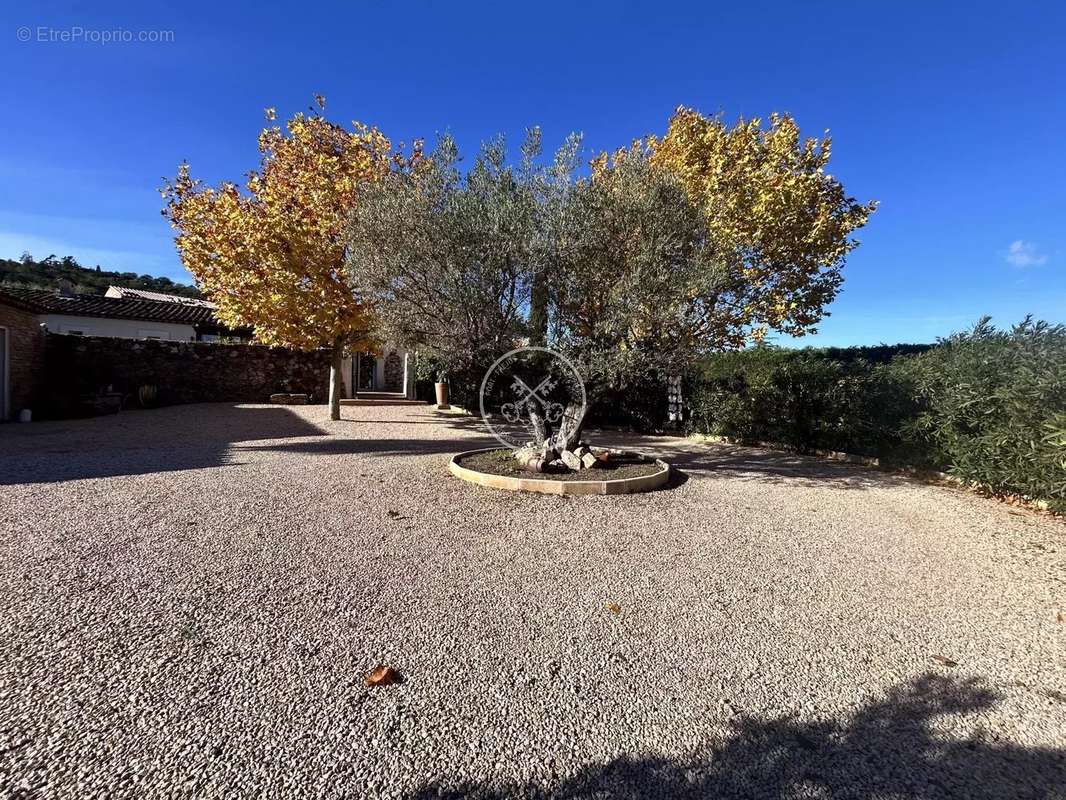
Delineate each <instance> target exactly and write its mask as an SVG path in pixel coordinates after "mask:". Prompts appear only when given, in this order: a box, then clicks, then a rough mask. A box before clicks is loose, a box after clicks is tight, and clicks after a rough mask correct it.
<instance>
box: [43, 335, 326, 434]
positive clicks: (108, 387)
mask: <svg viewBox="0 0 1066 800" xmlns="http://www.w3.org/2000/svg"><path fill="white" fill-rule="evenodd" d="M329 362H330V354H329V351H327V350H319V351H316V352H311V353H301V352H298V351H294V350H284V349H281V348H269V347H264V346H262V345H251V344H213V343H207V342H173V341H165V340H151V339H150V340H138V339H112V338H106V337H95V336H63V335H58V334H49V335H48V336H47V348H46V358H45V364H46V368H45V381H44V384H45V400H46V409H45V411H46V413H47V414H48V415H49V416H52V417H66V416H77V415H79V414H80V413H85V403H84V400H85V398H86V396H89V395H95V394H100V393H101V392H107V391H112V392H118V393H121V394H123V395H125V396H126V403H127V404H136V403H137V402H138V401H137V397H138V390H139V388H140V387H141V386H155V387H156V390H157V401H156V403H157V404H158V405H172V404H177V403H215V402H231V403H266V402H269V400H270V395H271V394H275V393H278V392H287V393H292V394H306V395H308V396H309V397H310V399H311V402H312V403H324V402H325V401H326V399H327V397H328V391H329Z"/></svg>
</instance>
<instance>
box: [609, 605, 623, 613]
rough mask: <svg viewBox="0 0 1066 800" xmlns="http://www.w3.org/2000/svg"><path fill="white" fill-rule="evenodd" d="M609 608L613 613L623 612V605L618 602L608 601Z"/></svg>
mask: <svg viewBox="0 0 1066 800" xmlns="http://www.w3.org/2000/svg"><path fill="white" fill-rule="evenodd" d="M607 610H608V611H610V612H611V613H612V614H621V613H622V607H621V606H620V605H618V603H608V604H607Z"/></svg>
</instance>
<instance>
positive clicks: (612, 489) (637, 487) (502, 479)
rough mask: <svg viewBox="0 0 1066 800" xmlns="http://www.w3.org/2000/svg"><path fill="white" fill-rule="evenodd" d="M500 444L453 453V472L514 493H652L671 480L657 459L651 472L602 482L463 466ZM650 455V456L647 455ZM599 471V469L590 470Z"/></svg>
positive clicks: (496, 448)
mask: <svg viewBox="0 0 1066 800" xmlns="http://www.w3.org/2000/svg"><path fill="white" fill-rule="evenodd" d="M499 449H500V448H499V447H486V448H483V449H481V450H467V451H466V452H464V453H459V454H458V455H455V456H452V460H451V461H450V462H449V463H448V469H449V470H450V471H451V473H452V475H454V476H455V477H457V478H461V479H462V480H464V481H469V482H470V483H477V484H480V485H481V486H488V487H491V488H493V489H507V490H509V491H512V492H540V493H541V494H631V493H633V492H650V491H651V490H652V489H658V488H659V487H660V486H662V485H663V484H664V483H666V482H667V481H668V480H670V465H669V464H667V463H666V462H665V461H663V460H662V459H658V458H656V459H654V461H655V464H656V466H658V468H659V469H658V470H657V471H656V472H653V473H652V474H651V475H640V476H637V477H635V478H616V479H614V480H602V481H595V480H589V481H575V480H569V481H556V480H552V479H551V478H515V477H512V476H510V475H494V474H493V473H491V472H479V471H478V470H474V469H470V468H468V467H464V466H463V465H462V460H463V459H464V458H466V457H467V456H472V455H476V454H477V453H487V452H490V451H493V450H499ZM601 449H604V450H607V451H608V452H610V453H616V454H619V455H621V454H623V453H631V454H632V451H626V450H615V449H612V448H601ZM646 458H650V456H646ZM589 471H590V472H595V470H589Z"/></svg>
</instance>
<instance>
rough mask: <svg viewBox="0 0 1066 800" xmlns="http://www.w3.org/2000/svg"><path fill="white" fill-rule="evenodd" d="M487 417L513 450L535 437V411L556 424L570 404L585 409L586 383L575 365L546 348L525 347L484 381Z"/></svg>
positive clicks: (484, 413) (498, 363) (507, 355)
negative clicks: (531, 418) (532, 418)
mask: <svg viewBox="0 0 1066 800" xmlns="http://www.w3.org/2000/svg"><path fill="white" fill-rule="evenodd" d="M480 400H481V418H482V419H483V420H484V421H485V425H486V426H487V427H488V429H489V431H490V432H491V433H492V435H493V436H495V437H496V438H497V439H498V440H499V441H500V442H502V443H503V444H505V445H506V446H507V447H511V448H518V447H521V446H523V445H524V444H525V443H526V442H527V441H528V440H529V439H530V433H531V432H530V430H529V428H530V426H531V425H532V422H531V420H530V414H531V413H539V414H540V416H542V417H543V418H544V419H545V420H546V421H547V422H548V423H549V424H551V425H555V424H557V423H558V422H559V421H560V420H561V419H562V418H563V415H564V414H565V413H566V408H567V406H568V405H573V404H575V403H576V404H578V405H579V406H580V407H581V409H582V411H583V410H584V407H585V383H584V381H582V380H581V375H580V373H578V371H577V369H576V368H575V367H574V365H573V364H572V363H570V361H569V360H568V359H567V358H566V357H565V356H563V355H562V354H560V353H557V352H555V351H554V350H549V349H548V348H546V347H520V348H518V349H517V350H512V351H510V352H509V353H505V354H504V355H502V356H500V358H498V359H496V361H495V362H494V363H493V365H492V366H491V367H489V369H488V371H487V372H486V373H485V377H484V379H483V380H482V381H481V397H480Z"/></svg>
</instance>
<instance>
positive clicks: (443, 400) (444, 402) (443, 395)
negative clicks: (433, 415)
mask: <svg viewBox="0 0 1066 800" xmlns="http://www.w3.org/2000/svg"><path fill="white" fill-rule="evenodd" d="M433 388H435V389H436V390H437V408H451V406H449V405H448V384H446V383H435V384H433Z"/></svg>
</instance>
